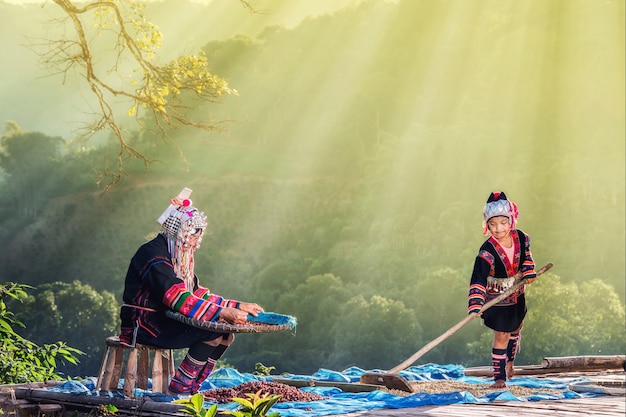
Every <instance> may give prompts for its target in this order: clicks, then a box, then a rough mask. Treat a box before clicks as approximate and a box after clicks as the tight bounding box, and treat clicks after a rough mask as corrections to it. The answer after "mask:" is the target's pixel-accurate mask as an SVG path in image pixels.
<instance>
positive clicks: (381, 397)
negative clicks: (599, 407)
mask: <svg viewBox="0 0 626 417" xmlns="http://www.w3.org/2000/svg"><path fill="white" fill-rule="evenodd" d="M365 372H366V371H365V370H363V369H360V368H356V367H352V368H348V369H346V370H344V371H342V372H337V371H332V370H328V369H320V370H318V371H317V372H316V373H314V374H313V375H294V374H282V375H280V378H281V379H294V380H307V381H310V380H314V381H324V382H340V383H358V381H359V379H360V376H361V375H362V374H363V373H365ZM367 372H383V371H379V370H371V371H367ZM399 374H400V375H401V376H402V377H404V378H405V379H407V380H408V381H419V382H428V381H441V380H452V381H458V382H463V383H467V384H491V383H492V382H493V381H492V379H491V378H480V377H470V376H465V372H464V368H463V367H462V366H459V365H436V364H426V365H421V366H412V367H410V368H408V369H406V370H404V371H401V372H399ZM271 380H272V376H269V377H262V376H257V375H253V374H248V373H240V372H238V371H237V370H235V369H232V368H220V369H217V370H216V371H215V372H213V374H212V375H211V376H210V377H209V378H208V379H207V380H206V381H205V382H204V383H203V384H202V388H201V391H206V390H210V389H215V388H232V387H235V386H237V385H241V384H243V383H245V382H250V381H271ZM584 381H588V379H586V378H572V379H569V380H558V381H557V380H553V379H549V378H536V377H515V378H514V379H512V380H510V381H508V382H507V384H508V385H509V386H513V385H517V386H523V387H527V388H534V389H536V390H537V391H538V392H540V393H539V394H535V395H531V396H527V397H517V396H515V395H513V394H512V393H511V392H510V391H509V390H506V389H503V390H502V391H497V392H491V393H488V394H485V395H482V396H480V397H475V396H474V395H472V394H470V393H469V392H465V391H463V392H452V393H444V394H428V393H424V392H421V393H415V394H412V395H407V396H398V395H394V394H391V393H389V392H387V391H385V390H382V389H381V390H376V391H370V392H358V393H348V392H344V391H342V390H341V389H339V388H334V387H328V386H325V387H319V386H318V387H306V388H302V390H304V391H309V392H313V393H315V394H318V395H321V396H324V397H326V399H324V400H321V401H314V402H285V403H277V404H275V405H274V407H273V408H272V410H273V411H277V412H279V413H280V415H281V416H282V417H300V416H302V417H304V416H307V417H315V416H327V415H332V414H347V413H353V412H358V411H365V410H373V409H381V408H387V409H399V408H414V407H420V406H423V405H446V404H461V403H490V402H493V401H539V400H562V399H570V398H581V397H588V396H593V395H597V394H579V393H576V392H574V391H571V390H569V389H568V386H569V384H571V383H575V382H584ZM120 384H121V382H120ZM49 389H50V390H55V391H61V392H69V393H76V394H87V395H97V393H96V392H95V380H94V378H88V379H85V380H83V381H81V382H78V381H67V382H65V383H63V384H61V385H58V386H56V387H54V388H49ZM542 389H545V390H546V393H545V394H543V393H541V390H542ZM547 390H550V392H548V391H547ZM555 390H556V391H558V393H556V394H555V393H554V391H555ZM137 394H138V395H150V396H151V398H152V399H153V400H155V401H172V400H174V399H176V397H168V396H165V395H163V394H152V393H150V392H140V390H138V392H137ZM110 395H111V396H114V395H121V394H119V393H117V392H115V393H110ZM209 405H210V404H209V403H207V404H206V406H207V407H208V406H209ZM237 406H238V404H236V403H229V404H220V405H219V410H222V411H225V410H235V409H237Z"/></svg>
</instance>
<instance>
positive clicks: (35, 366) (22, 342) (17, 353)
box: [0, 282, 82, 384]
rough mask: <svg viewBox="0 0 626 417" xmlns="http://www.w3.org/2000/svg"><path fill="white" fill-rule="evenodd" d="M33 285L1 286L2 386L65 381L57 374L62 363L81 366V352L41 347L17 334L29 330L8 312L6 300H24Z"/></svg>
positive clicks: (60, 346) (56, 346) (64, 346)
mask: <svg viewBox="0 0 626 417" xmlns="http://www.w3.org/2000/svg"><path fill="white" fill-rule="evenodd" d="M30 288H32V287H31V286H29V285H24V284H16V283H12V282H7V283H5V284H2V285H0V384H19V383H25V382H42V381H50V380H61V379H64V378H63V377H62V376H61V375H59V374H58V373H57V372H56V368H57V364H58V362H57V361H58V360H61V361H65V362H68V363H71V364H76V363H78V358H77V357H76V355H78V354H82V352H81V351H80V350H78V349H75V348H72V347H69V346H67V344H66V343H64V342H56V343H53V344H46V345H43V346H39V345H37V344H35V343H33V342H31V341H30V340H27V339H25V338H23V337H22V336H20V335H19V334H18V333H16V332H15V330H14V326H21V327H25V326H24V324H23V323H22V322H20V321H19V320H17V319H15V316H14V314H13V313H12V312H11V311H9V310H8V309H7V305H6V303H5V299H7V298H12V299H14V300H18V301H22V300H24V298H26V296H27V294H26V290H27V289H30Z"/></svg>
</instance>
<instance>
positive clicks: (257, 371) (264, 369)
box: [253, 362, 276, 376]
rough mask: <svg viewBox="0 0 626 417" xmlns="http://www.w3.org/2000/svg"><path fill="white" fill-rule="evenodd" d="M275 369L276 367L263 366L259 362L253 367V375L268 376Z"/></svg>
mask: <svg viewBox="0 0 626 417" xmlns="http://www.w3.org/2000/svg"><path fill="white" fill-rule="evenodd" d="M274 369H276V367H274V366H265V365H263V364H262V363H261V362H257V363H256V364H255V365H254V372H253V373H254V375H258V376H269V375H270V373H271V372H272V371H273V370H274Z"/></svg>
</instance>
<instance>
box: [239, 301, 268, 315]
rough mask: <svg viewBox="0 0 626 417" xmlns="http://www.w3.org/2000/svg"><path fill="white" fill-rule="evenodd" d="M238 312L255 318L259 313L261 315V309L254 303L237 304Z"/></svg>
mask: <svg viewBox="0 0 626 417" xmlns="http://www.w3.org/2000/svg"><path fill="white" fill-rule="evenodd" d="M239 310H241V311H245V312H246V313H250V314H252V315H253V316H254V317H256V316H257V315H258V314H259V313H262V312H263V311H264V310H263V307H261V306H259V305H258V304H255V303H239Z"/></svg>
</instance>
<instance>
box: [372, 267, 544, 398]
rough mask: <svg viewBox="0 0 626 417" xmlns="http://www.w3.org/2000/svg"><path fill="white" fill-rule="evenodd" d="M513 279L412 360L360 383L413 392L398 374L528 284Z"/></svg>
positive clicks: (517, 277) (538, 273) (516, 277)
mask: <svg viewBox="0 0 626 417" xmlns="http://www.w3.org/2000/svg"><path fill="white" fill-rule="evenodd" d="M552 266H553V264H552V263H548V264H547V265H546V266H544V267H543V268H541V269H539V270H537V271H536V274H537V276H539V275H541V274H543V273H544V272H546V271H547V270H548V269H550V268H552ZM513 277H514V278H515V281H514V283H513V285H512V286H511V287H510V288H509V289H508V290H506V291H505V292H503V293H502V294H500V295H499V296H497V297H496V298H494V299H493V300H491V301H489V302H487V303H485V304H484V305H483V307H482V308H481V309H480V311H479V312H478V313H471V314H468V315H467V317H465V318H464V319H463V320H461V321H460V322H458V323H457V324H455V325H454V326H452V327H451V328H450V329H448V330H447V331H446V332H445V333H443V334H442V335H441V336H439V337H438V338H436V339H434V340H433V341H431V342H430V343H428V344H427V345H426V346H424V347H423V348H421V349H420V350H418V351H417V352H415V353H414V354H413V355H412V356H411V357H410V358H408V359H407V360H405V361H404V362H402V363H401V364H399V365H397V366H396V367H394V368H392V369H390V370H389V371H387V372H385V373H375V372H368V373H364V374H363V375H361V378H360V383H362V384H371V385H383V386H385V387H386V388H389V389H396V390H400V391H406V392H413V389H412V388H411V385H410V384H409V382H408V381H407V380H406V379H404V378H403V377H402V376H400V375H398V372H400V371H402V370H404V369H406V368H408V367H409V366H411V365H412V364H413V363H415V361H416V360H418V359H419V358H421V357H422V356H424V355H425V354H426V353H427V352H428V351H430V350H431V349H432V348H434V347H435V346H437V345H439V344H440V343H441V342H443V341H444V340H446V339H447V338H449V337H450V336H452V335H453V334H454V333H456V332H457V331H458V330H459V329H461V328H462V327H464V326H465V325H466V324H467V323H469V322H470V321H472V320H473V319H475V318H476V317H480V315H481V314H482V313H483V312H485V311H486V310H487V309H489V308H491V307H493V306H494V305H495V304H498V303H499V302H500V301H502V300H504V299H505V298H507V297H508V296H510V295H511V294H513V293H514V292H515V291H517V290H518V289H519V288H520V287H521V286H522V285H524V284H525V283H526V279H525V278H522V274H521V272H518V273H517V274H515V275H514V276H513Z"/></svg>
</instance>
